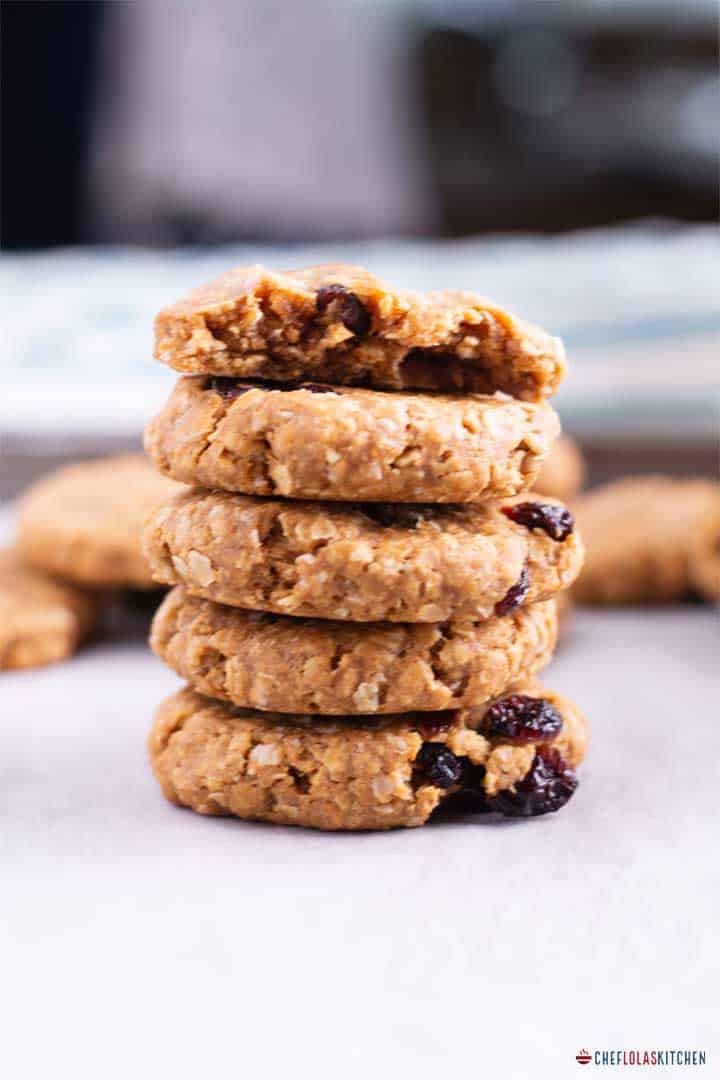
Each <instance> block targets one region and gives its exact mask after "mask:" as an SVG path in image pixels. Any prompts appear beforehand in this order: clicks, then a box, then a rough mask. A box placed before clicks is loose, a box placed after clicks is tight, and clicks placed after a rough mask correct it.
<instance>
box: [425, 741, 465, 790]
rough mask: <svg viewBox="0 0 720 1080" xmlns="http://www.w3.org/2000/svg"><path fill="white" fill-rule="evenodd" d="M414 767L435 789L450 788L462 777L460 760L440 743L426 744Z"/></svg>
mask: <svg viewBox="0 0 720 1080" xmlns="http://www.w3.org/2000/svg"><path fill="white" fill-rule="evenodd" d="M415 767H416V768H417V769H418V770H419V771H420V772H421V773H422V774H423V776H424V778H425V779H427V780H429V781H430V783H431V784H434V785H435V787H440V788H450V787H452V786H453V784H457V782H458V780H459V779H460V776H461V775H462V762H461V761H460V758H458V757H456V756H455V754H453V752H452V750H448V748H447V746H443V744H442V743H434V742H426V743H423V745H422V746H421V747H420V750H419V752H418V755H417V757H416V758H415Z"/></svg>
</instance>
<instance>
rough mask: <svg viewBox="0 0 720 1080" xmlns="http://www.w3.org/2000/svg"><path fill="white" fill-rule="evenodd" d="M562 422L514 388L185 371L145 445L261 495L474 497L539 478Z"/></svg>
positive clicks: (170, 466)
mask: <svg viewBox="0 0 720 1080" xmlns="http://www.w3.org/2000/svg"><path fill="white" fill-rule="evenodd" d="M559 430H560V425H559V421H558V419H557V416H556V415H555V413H554V412H553V410H552V409H551V408H550V406H549V405H546V404H544V403H540V404H537V405H532V404H529V403H527V402H523V401H517V400H515V399H514V398H509V397H507V396H506V395H495V396H494V397H482V396H480V395H466V396H459V395H455V396H452V395H448V394H418V393H395V394H388V393H384V392H382V391H378V390H364V389H359V388H357V387H338V386H334V387H331V386H315V385H311V384H309V385H307V386H305V387H294V388H287V389H281V388H279V387H277V386H275V385H273V384H271V383H265V384H262V385H258V384H252V383H248V382H245V383H242V384H241V383H239V382H238V381H237V380H235V379H218V378H215V377H210V378H205V377H202V376H201V377H199V378H197V377H196V378H184V379H181V380H180V381H179V382H178V383H177V385H176V387H175V389H174V391H173V393H172V395H171V397H170V398H169V400H168V402H167V403H166V405H165V407H164V408H163V410H162V412H161V413H160V414H159V415H158V416H157V417H155V419H154V420H153V421H152V422H151V423H150V425H149V427H148V429H147V432H146V436H145V448H146V450H147V452H148V454H149V455H150V457H151V458H152V459H153V461H154V462H155V464H156V465H157V467H158V468H159V469H160V470H161V471H162V472H164V473H166V474H167V475H168V476H172V477H173V478H174V479H175V480H182V481H184V482H185V483H188V484H199V485H202V486H203V487H218V488H222V489H223V490H225V491H240V492H245V493H246V494H249V495H282V496H284V497H285V498H293V499H338V500H343V501H347V500H353V501H354V500H366V501H367V500H369V501H386V502H424V501H426V502H443V503H447V502H472V501H475V500H479V499H482V498H486V497H487V496H488V495H512V494H515V493H516V492H518V491H524V490H525V489H526V488H528V487H530V486H531V485H532V483H533V480H534V479H535V476H536V474H537V471H538V469H539V468H540V465H541V464H542V461H543V459H544V457H545V455H546V453H547V451H548V449H549V447H550V445H551V443H552V441H553V439H554V438H555V437H556V435H557V434H558V432H559Z"/></svg>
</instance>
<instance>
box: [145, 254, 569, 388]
mask: <svg viewBox="0 0 720 1080" xmlns="http://www.w3.org/2000/svg"><path fill="white" fill-rule="evenodd" d="M155 341H156V345H155V356H156V358H157V359H158V360H161V361H162V362H163V363H166V364H169V365H170V367H173V368H175V369H176V370H177V371H185V372H192V373H202V374H215V375H235V376H241V377H243V378H247V377H251V378H257V377H260V378H268V379H273V380H288V379H306V378H312V379H319V380H321V381H323V382H331V383H343V384H358V383H362V384H364V385H366V386H375V387H378V388H380V389H392V390H398V389H420V390H463V391H474V392H479V393H482V394H486V393H493V392H494V391H495V390H503V391H505V392H506V393H509V394H512V395H513V396H515V397H519V398H523V399H525V400H526V401H537V400H539V399H540V398H543V397H546V396H548V395H550V394H552V393H553V392H554V391H555V390H556V389H557V386H558V384H559V382H560V380H561V379H562V377H563V375H564V373H565V355H564V351H563V347H562V343H561V342H560V341H559V339H558V338H555V337H551V336H550V334H547V333H545V331H543V330H541V329H539V328H538V327H535V326H531V325H530V324H528V323H525V322H521V321H520V320H519V319H516V318H514V317H513V316H512V315H509V314H508V313H507V312H505V311H502V310H501V309H500V308H498V307H497V306H496V305H494V304H492V303H490V302H489V301H487V300H484V299H482V298H481V297H478V296H475V295H473V294H472V293H468V292H457V291H444V292H429V293H419V292H412V291H410V290H408V289H395V288H392V287H391V286H389V285H386V284H385V283H384V282H382V281H380V279H379V278H376V277H375V276H374V275H373V274H370V273H368V271H367V270H363V269H361V268H359V267H354V266H346V265H344V264H342V263H337V264H328V265H325V266H314V267H308V268H306V269H304V270H291V271H287V272H276V271H272V270H267V269H265V268H264V267H262V266H248V267H239V268H237V269H235V270H231V271H230V272H229V273H226V274H223V275H222V277H220V278H218V279H217V280H215V281H212V282H210V283H209V284H207V285H203V286H202V287H201V288H199V289H195V291H194V292H191V293H190V294H189V295H188V296H186V297H184V298H183V299H182V300H179V301H178V302H177V303H175V304H172V305H171V306H170V307H168V308H165V309H164V310H163V311H161V312H160V313H159V315H158V316H157V318H156V320H155Z"/></svg>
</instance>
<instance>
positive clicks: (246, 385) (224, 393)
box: [205, 375, 335, 400]
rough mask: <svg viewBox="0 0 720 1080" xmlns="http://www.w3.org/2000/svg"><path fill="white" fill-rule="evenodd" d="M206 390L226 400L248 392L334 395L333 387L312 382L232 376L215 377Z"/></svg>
mask: <svg viewBox="0 0 720 1080" xmlns="http://www.w3.org/2000/svg"><path fill="white" fill-rule="evenodd" d="M205 389H206V390H214V391H215V393H216V394H220V396H221V397H223V398H225V399H226V400H232V399H233V398H236V397H240V395H241V394H247V392H248V390H307V391H308V393H310V394H332V393H334V392H335V390H334V387H332V386H323V385H322V384H321V383H312V382H269V381H268V380H267V379H253V380H249V379H236V378H234V377H233V376H231V375H213V376H212V377H211V378H209V379H208V380H207V381H206V383H205Z"/></svg>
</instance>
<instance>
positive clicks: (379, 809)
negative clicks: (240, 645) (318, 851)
mask: <svg viewBox="0 0 720 1080" xmlns="http://www.w3.org/2000/svg"><path fill="white" fill-rule="evenodd" d="M587 742H588V731H587V723H586V721H585V719H584V717H583V716H582V715H581V713H580V712H579V711H578V710H577V708H576V707H575V706H574V705H572V704H571V703H570V702H568V701H567V700H565V699H564V698H561V697H559V696H558V695H557V694H555V693H553V692H552V691H547V690H543V689H542V688H541V687H540V686H539V685H538V684H536V683H531V684H529V685H525V684H520V685H517V686H514V687H512V688H510V689H509V690H508V691H507V693H505V694H504V695H503V696H502V697H501V698H499V699H497V700H495V701H493V702H487V703H486V704H485V705H483V706H481V707H479V708H476V709H459V710H455V711H449V712H446V713H442V714H437V715H434V714H429V715H428V714H423V713H417V714H412V713H410V714H406V715H404V716H389V717H385V718H382V719H369V720H367V719H366V720H363V719H362V718H358V717H342V718H341V717H336V718H334V719H331V720H328V719H324V718H318V717H312V718H310V719H308V718H307V717H303V716H292V717H290V716H283V715H276V714H273V713H261V712H254V711H252V710H249V709H237V708H234V707H232V706H230V705H223V704H222V703H220V702H215V701H212V700H210V699H209V698H205V697H201V696H200V695H199V694H197V693H195V692H194V691H192V690H189V689H185V690H182V691H180V692H179V693H177V694H174V695H173V696H172V697H171V698H168V699H167V701H165V702H163V704H162V705H161V706H160V708H159V709H158V711H157V714H156V719H155V723H154V726H153V729H152V732H151V734H150V740H149V747H150V757H151V760H152V765H153V769H154V772H155V775H156V777H157V779H158V781H159V782H160V785H161V787H162V790H163V794H164V795H165V797H166V798H167V799H169V800H170V801H171V802H174V803H177V804H179V805H182V806H189V807H191V808H192V809H193V810H196V811H198V812H199V813H201V814H216V815H217V814H234V815H235V816H237V817H241V818H249V819H259V820H263V821H272V822H275V823H276V824H280V825H304V826H310V827H311V828H316V829H390V828H394V827H397V826H413V825H422V824H424V823H425V822H426V821H427V819H428V818H429V817H430V815H431V814H432V812H433V811H434V810H436V809H437V808H438V807H440V806H441V804H444V806H445V807H446V808H447V809H448V810H449V809H451V808H453V807H454V808H456V809H458V810H461V811H465V810H474V811H480V812H488V811H491V812H493V811H494V812H498V813H501V814H504V815H507V816H509V817H529V816H534V815H537V814H545V813H548V812H551V811H554V810H558V809H559V808H560V807H561V806H563V805H564V804H565V803H566V802H567V800H568V799H569V798H570V797H571V796H572V794H573V793H574V791H575V789H576V787H577V777H576V775H575V772H574V766H576V765H578V764H579V763H580V761H582V759H583V757H584V756H585V751H586V748H587Z"/></svg>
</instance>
